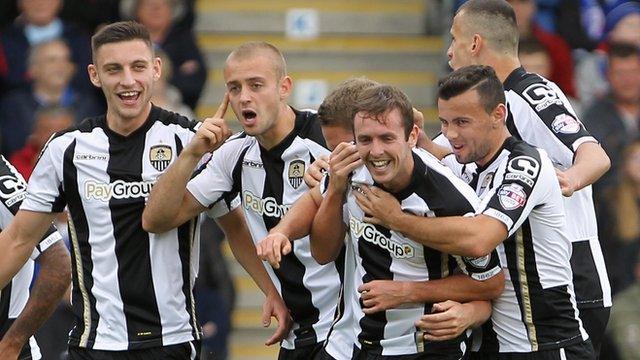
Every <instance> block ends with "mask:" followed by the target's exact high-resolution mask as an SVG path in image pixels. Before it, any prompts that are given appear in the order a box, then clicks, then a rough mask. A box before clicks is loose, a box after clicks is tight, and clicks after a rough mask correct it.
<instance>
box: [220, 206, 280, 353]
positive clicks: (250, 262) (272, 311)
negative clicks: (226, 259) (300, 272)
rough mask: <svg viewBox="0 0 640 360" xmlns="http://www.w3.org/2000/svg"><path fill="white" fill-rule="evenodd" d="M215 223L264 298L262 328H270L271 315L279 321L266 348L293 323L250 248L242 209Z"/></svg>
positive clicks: (251, 244)
mask: <svg viewBox="0 0 640 360" xmlns="http://www.w3.org/2000/svg"><path fill="white" fill-rule="evenodd" d="M216 222H217V223H218V225H219V226H220V228H221V229H222V231H224V233H225V236H226V238H227V241H229V246H230V247H231V251H232V252H233V255H234V256H235V258H236V260H238V262H239V263H240V265H242V267H243V268H244V269H245V270H246V271H247V272H248V273H249V275H251V278H253V281H255V283H256V284H257V285H258V287H260V290H262V292H263V293H264V294H265V296H266V299H265V304H264V306H263V314H262V323H263V325H264V326H265V327H266V326H269V324H270V323H271V317H272V316H273V317H275V318H276V320H277V321H278V328H277V329H276V331H275V332H274V333H273V335H272V336H271V338H269V339H268V340H267V342H266V345H272V344H276V343H279V342H280V341H281V340H282V339H284V338H285V337H286V336H287V334H288V333H289V329H290V327H291V324H292V321H291V319H290V316H289V310H288V309H287V307H286V305H285V304H284V301H283V300H282V298H281V297H280V295H279V294H278V290H277V289H276V287H275V286H274V285H273V282H272V281H271V279H270V278H269V274H267V271H266V270H265V268H264V266H263V265H262V262H261V261H260V260H259V259H258V257H257V256H256V248H255V246H254V245H253V240H252V239H251V234H250V233H249V229H248V228H247V224H246V222H245V219H244V216H243V214H242V210H241V209H240V208H236V209H235V210H232V211H231V212H229V213H227V214H226V215H223V216H221V217H219V218H217V219H216Z"/></svg>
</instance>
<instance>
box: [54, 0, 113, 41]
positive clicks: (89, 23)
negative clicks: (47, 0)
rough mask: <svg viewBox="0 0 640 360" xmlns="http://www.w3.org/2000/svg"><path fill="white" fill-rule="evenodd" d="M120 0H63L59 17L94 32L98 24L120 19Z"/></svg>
mask: <svg viewBox="0 0 640 360" xmlns="http://www.w3.org/2000/svg"><path fill="white" fill-rule="evenodd" d="M119 9H120V0H65V1H64V5H63V6H62V10H61V11H60V17H61V18H63V19H66V20H69V21H71V22H73V23H75V24H78V25H81V26H82V27H83V28H84V29H85V30H86V31H88V32H89V33H94V32H95V30H96V28H97V27H98V26H100V25H104V24H109V23H112V22H116V21H118V20H120V11H119Z"/></svg>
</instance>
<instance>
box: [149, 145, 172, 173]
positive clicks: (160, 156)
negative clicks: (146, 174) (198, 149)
mask: <svg viewBox="0 0 640 360" xmlns="http://www.w3.org/2000/svg"><path fill="white" fill-rule="evenodd" d="M172 158H173V150H171V147H170V146H168V145H154V146H152V147H151V149H149V161H151V166H153V168H154V169H156V170H158V171H164V170H165V169H166V168H167V167H168V166H169V164H170V163H171V159H172Z"/></svg>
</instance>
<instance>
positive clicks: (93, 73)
mask: <svg viewBox="0 0 640 360" xmlns="http://www.w3.org/2000/svg"><path fill="white" fill-rule="evenodd" d="M87 72H88V73H89V80H90V81H91V83H92V84H93V86H95V87H101V86H102V83H101V82H100V78H99V77H98V69H97V68H96V66H95V65H93V64H89V65H88V66H87Z"/></svg>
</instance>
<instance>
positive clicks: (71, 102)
mask: <svg viewBox="0 0 640 360" xmlns="http://www.w3.org/2000/svg"><path fill="white" fill-rule="evenodd" d="M463 2H464V1H462V0H458V1H455V3H454V4H453V8H454V11H455V9H456V8H457V7H458V6H459V5H461V3H463ZM509 2H510V3H511V4H512V6H513V7H514V9H515V11H516V16H517V21H518V26H519V31H520V49H519V51H520V60H521V62H522V65H523V66H524V67H525V69H527V70H528V71H531V72H536V73H538V74H540V75H542V76H544V77H547V78H548V79H550V80H552V81H554V82H555V83H557V84H558V85H559V86H560V88H561V89H562V90H563V91H564V93H565V94H567V95H568V96H569V97H570V99H571V101H572V103H573V105H574V108H575V109H576V110H577V111H578V113H579V115H580V116H581V119H582V121H583V123H584V124H585V125H586V127H587V129H588V130H589V131H590V132H591V134H593V135H594V136H595V137H596V138H597V140H598V141H600V142H601V144H602V146H603V147H604V149H605V150H606V151H607V154H608V155H609V157H610V158H611V162H612V167H611V170H610V171H609V172H608V173H607V174H606V175H605V176H604V177H602V178H601V179H600V180H599V181H598V182H597V183H595V184H594V186H593V190H594V199H595V203H596V210H597V213H598V221H599V224H598V225H599V230H600V239H601V242H602V244H601V245H602V248H603V252H604V256H605V261H606V263H607V266H608V271H609V277H610V279H611V283H612V290H613V292H614V294H615V298H614V306H613V310H612V316H611V320H610V323H609V328H608V333H609V335H610V336H609V342H610V343H609V351H610V352H609V354H611V355H610V357H607V358H614V356H620V358H624V359H632V358H637V356H638V354H640V302H639V301H638V300H637V299H638V297H639V296H640V137H639V135H640V3H639V2H634V1H624V0H563V1H561V0H537V1H536V0H509ZM0 8H2V9H3V11H2V12H0V152H1V153H2V155H4V156H5V157H7V158H8V159H10V161H11V163H12V164H14V165H15V167H16V168H17V169H18V170H19V171H20V172H21V173H22V174H23V175H24V177H25V178H27V179H28V177H29V175H30V174H31V170H32V168H33V166H34V163H35V161H36V159H37V156H38V153H39V151H40V150H41V149H42V147H43V146H44V144H45V143H46V141H47V139H48V138H49V136H50V135H51V134H52V133H53V132H55V131H60V130H63V129H65V128H67V127H68V126H70V125H72V124H74V123H77V122H79V121H80V120H82V119H83V118H85V117H89V116H96V115H100V114H102V113H104V111H105V103H104V99H103V97H102V96H101V94H99V93H98V91H99V90H97V88H95V87H93V86H92V85H91V83H90V82H89V79H88V77H87V75H86V67H87V65H88V64H89V63H90V62H91V58H90V57H91V50H90V36H91V34H92V33H93V32H94V31H95V30H96V29H97V28H99V27H100V26H101V25H103V24H105V23H110V22H113V21H117V20H121V19H135V20H137V21H139V22H141V23H143V24H144V25H145V26H146V27H147V28H148V29H149V31H150V33H151V37H152V40H153V42H154V44H155V46H156V49H157V50H158V54H159V56H160V57H161V58H162V63H163V69H162V75H163V76H162V79H161V80H160V83H159V84H158V85H156V87H155V92H154V94H153V98H152V101H153V102H154V103H155V104H156V105H159V106H161V107H163V108H165V109H168V110H172V111H175V112H178V113H181V114H183V115H186V116H189V117H193V116H194V110H195V108H196V106H197V105H198V100H199V98H200V96H201V93H202V91H203V88H204V85H205V82H206V80H207V64H206V61H205V59H204V57H203V54H202V52H201V51H200V49H199V48H198V45H197V43H196V40H195V36H194V30H193V25H194V20H195V15H196V14H195V13H194V11H195V10H194V0H65V1H63V0H0ZM446 29H448V26H447V27H446V28H443V29H442V32H443V34H444V33H446V31H447V30H446ZM208 226H211V227H212V228H211V229H207V230H203V231H202V233H203V234H204V236H205V239H203V243H204V244H205V246H203V249H202V251H203V261H201V274H202V275H201V276H200V278H199V282H198V284H197V286H196V290H197V294H198V295H197V296H199V297H201V298H202V299H204V300H205V301H200V302H199V304H201V305H202V306H201V308H199V311H200V313H201V316H200V317H199V318H200V319H203V320H202V321H203V325H204V326H203V328H204V330H205V333H206V334H207V335H208V339H209V341H208V342H207V341H205V345H206V346H208V347H209V348H211V349H215V352H216V353H217V354H220V356H219V357H218V358H224V356H225V354H226V344H225V338H226V335H227V334H228V333H229V331H230V318H229V313H230V311H231V309H232V307H233V299H234V293H233V287H232V285H231V280H230V276H229V274H228V271H227V270H226V268H224V266H221V264H224V262H223V261H221V259H222V255H221V252H220V241H221V239H222V237H223V236H222V235H221V233H220V232H219V231H218V230H217V229H215V224H213V223H210V224H208ZM61 227H64V219H61ZM207 304H224V306H218V307H207ZM55 316H56V317H55V318H54V320H52V321H50V322H49V323H48V324H47V325H46V326H45V327H44V328H43V329H42V330H41V332H40V334H41V336H40V342H41V347H42V348H43V352H45V353H46V352H47V351H51V353H62V352H63V351H64V348H65V347H66V346H65V342H66V333H67V330H66V329H63V328H64V327H67V328H68V327H69V326H70V322H71V319H70V314H69V313H68V310H67V308H66V305H64V304H63V305H61V307H60V309H59V311H58V313H57V314H56V315H55ZM605 351H606V350H603V353H606V352H605ZM51 358H55V357H51Z"/></svg>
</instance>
